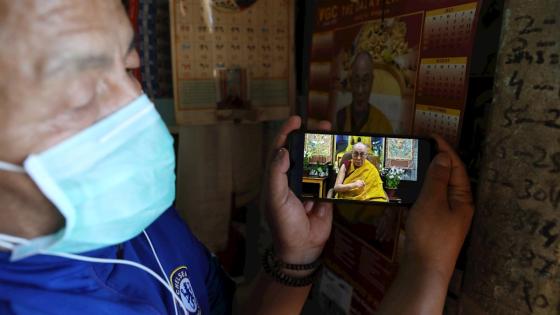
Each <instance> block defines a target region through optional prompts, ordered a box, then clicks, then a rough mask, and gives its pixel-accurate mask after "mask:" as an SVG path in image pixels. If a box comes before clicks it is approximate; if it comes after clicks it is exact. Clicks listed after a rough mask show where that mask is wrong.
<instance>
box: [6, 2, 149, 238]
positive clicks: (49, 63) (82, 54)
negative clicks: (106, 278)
mask: <svg viewBox="0 0 560 315" xmlns="http://www.w3.org/2000/svg"><path fill="white" fill-rule="evenodd" d="M132 40H133V31H132V28H131V26H130V22H129V20H128V18H127V16H126V14H125V12H124V8H123V7H122V4H121V2H120V0H88V1H72V0H50V1H44V0H18V1H12V0H0V42H1V43H3V44H2V45H1V46H0V73H1V74H2V75H0V148H2V150H0V160H1V161H7V162H11V163H14V164H20V165H21V164H22V162H23V160H24V159H25V158H26V157H27V156H29V155H30V154H32V153H38V152H42V151H44V150H45V149H48V148H50V147H52V146H53V145H55V144H57V143H59V142H61V141H63V140H64V139H66V138H68V137H70V136H72V135H74V134H76V133H77V132H79V131H81V130H83V129H85V128H87V127H88V126H90V125H92V124H93V123H94V122H96V121H98V120H100V119H102V118H103V117H105V116H107V115H109V114H111V113H112V112H114V111H116V110H118V109H119V108H120V107H122V106H123V105H125V104H127V103H128V102H130V101H131V100H133V99H134V98H136V97H137V96H138V95H139V94H140V93H141V87H140V85H139V84H138V82H137V81H136V80H135V79H133V78H132V77H131V76H130V75H129V73H128V72H127V70H129V69H132V68H137V67H138V66H139V58H138V54H137V53H136V51H135V50H134V49H132V47H133V46H132V45H131V44H132ZM7 43H9V44H7ZM77 162H78V163H79V161H77ZM0 173H1V176H0V204H2V205H3V206H6V205H8V206H10V205H12V206H13V205H15V207H17V208H18V209H19V210H20V211H19V212H18V213H25V214H30V213H35V214H41V215H40V216H29V217H17V218H14V217H10V216H8V217H5V216H4V215H5V214H6V212H5V211H0V220H4V221H6V220H12V221H14V220H15V222H19V221H22V222H27V223H28V224H27V225H25V227H30V226H33V227H41V228H40V229H38V230H33V229H32V228H30V229H29V230H25V231H23V230H21V229H20V230H18V226H19V225H14V224H12V225H13V226H15V227H13V228H12V225H3V226H2V232H4V233H8V234H14V235H22V236H25V237H36V236H38V235H45V234H49V233H52V232H54V231H55V230H57V229H58V228H59V227H60V226H61V225H62V224H63V219H62V216H61V215H60V213H59V212H58V211H57V210H56V209H55V208H54V206H53V205H52V204H51V203H50V202H49V201H48V200H47V199H46V198H45V197H44V196H43V195H42V193H41V192H40V191H39V189H38V188H37V187H36V186H35V185H34V183H33V182H32V181H31V179H30V178H29V177H28V176H22V175H20V174H16V173H10V172H4V171H0ZM6 187H11V188H10V189H8V190H6ZM14 200H17V201H14ZM24 208H29V209H32V211H24V210H28V209H24ZM33 211H34V212H33ZM18 220H19V221H18Z"/></svg>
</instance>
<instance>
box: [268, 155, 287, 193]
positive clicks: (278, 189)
mask: <svg viewBox="0 0 560 315" xmlns="http://www.w3.org/2000/svg"><path fill="white" fill-rule="evenodd" d="M289 168H290V159H289V157H288V150H286V149H284V148H281V149H279V150H278V151H276V153H275V155H274V156H273V158H272V161H271V163H270V171H269V176H270V178H269V187H268V194H269V196H268V197H269V200H270V202H274V203H275V202H279V201H280V202H281V200H283V199H285V198H286V196H287V194H288V191H289V188H288V176H287V175H286V172H287V171H288V169H289ZM273 199H275V200H273Z"/></svg>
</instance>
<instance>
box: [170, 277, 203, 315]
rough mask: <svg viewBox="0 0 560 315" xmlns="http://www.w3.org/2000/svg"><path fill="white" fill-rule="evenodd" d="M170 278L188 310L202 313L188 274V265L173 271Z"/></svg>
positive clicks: (193, 312)
mask: <svg viewBox="0 0 560 315" xmlns="http://www.w3.org/2000/svg"><path fill="white" fill-rule="evenodd" d="M170 279H171V283H172V284H173V290H174V291H175V293H176V294H177V295H178V296H179V297H180V298H181V301H182V302H183V304H184V305H185V308H186V309H187V311H188V312H189V313H192V314H197V313H200V309H199V307H198V301H197V300H196V296H195V294H194V290H193V287H192V285H191V281H190V280H189V277H188V274H187V267H186V266H181V267H179V268H177V269H175V270H174V271H173V272H172V273H171V277H170ZM197 311H199V312H197Z"/></svg>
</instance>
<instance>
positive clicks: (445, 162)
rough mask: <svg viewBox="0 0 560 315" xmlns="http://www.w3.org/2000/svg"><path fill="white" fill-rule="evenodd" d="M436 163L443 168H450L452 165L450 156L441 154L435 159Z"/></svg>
mask: <svg viewBox="0 0 560 315" xmlns="http://www.w3.org/2000/svg"><path fill="white" fill-rule="evenodd" d="M434 162H435V163H436V164H437V165H439V166H441V167H449V166H450V165H451V160H450V159H449V156H448V155H447V154H445V153H440V154H438V155H437V156H436V157H435V158H434Z"/></svg>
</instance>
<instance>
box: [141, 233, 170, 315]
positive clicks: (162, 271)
mask: <svg viewBox="0 0 560 315" xmlns="http://www.w3.org/2000/svg"><path fill="white" fill-rule="evenodd" d="M142 233H144V236H146V239H147V240H148V245H150V249H151V250H152V253H153V254H154V257H155V258H156V261H157V264H158V266H159V270H161V273H162V275H163V276H164V277H165V278H167V274H166V273H165V269H163V266H162V265H161V262H160V261H159V257H158V254H157V252H156V249H155V248H154V245H153V244H152V240H151V239H150V236H148V232H146V230H144V231H142ZM169 287H170V288H171V290H173V288H172V287H171V284H169ZM173 309H174V310H175V315H177V304H175V300H173Z"/></svg>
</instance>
